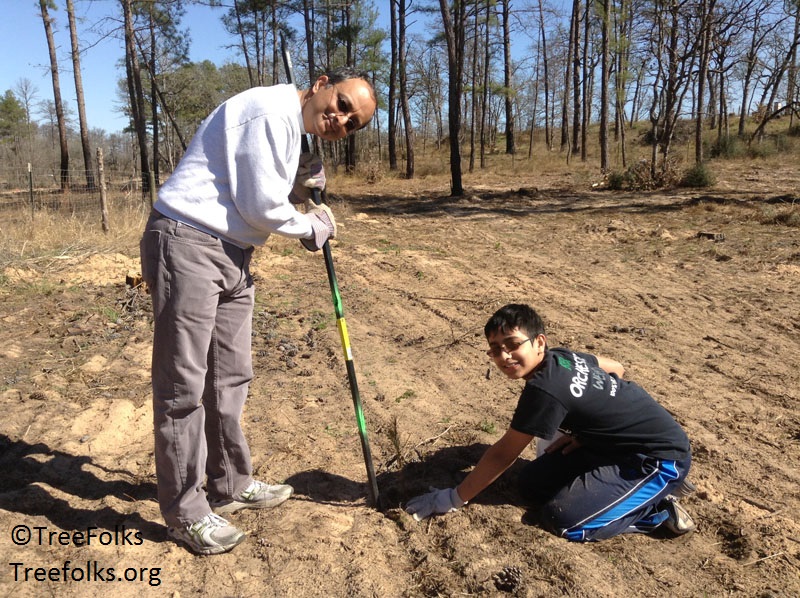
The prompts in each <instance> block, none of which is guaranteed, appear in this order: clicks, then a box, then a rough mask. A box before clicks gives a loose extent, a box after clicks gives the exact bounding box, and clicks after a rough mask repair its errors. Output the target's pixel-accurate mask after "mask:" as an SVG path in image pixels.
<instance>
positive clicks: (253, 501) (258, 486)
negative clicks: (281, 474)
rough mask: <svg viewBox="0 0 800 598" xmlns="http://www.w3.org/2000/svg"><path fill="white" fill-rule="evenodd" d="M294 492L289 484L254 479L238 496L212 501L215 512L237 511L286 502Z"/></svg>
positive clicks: (269, 506)
mask: <svg viewBox="0 0 800 598" xmlns="http://www.w3.org/2000/svg"><path fill="white" fill-rule="evenodd" d="M293 492H294V488H292V487H291V486H289V485H288V484H278V485H276V486H270V485H269V484H265V483H264V482H259V481H257V480H253V481H252V482H251V484H250V485H249V486H248V487H247V488H245V489H244V490H242V491H241V492H240V493H239V495H238V496H234V497H233V498H224V499H221V500H212V501H210V504H211V508H212V509H213V511H214V512H215V513H220V514H223V515H224V514H227V513H235V512H236V511H239V510H241V509H269V508H272V507H277V506H278V505H279V504H281V503H282V502H285V501H286V500H288V499H289V497H290V496H291V495H292V493H293Z"/></svg>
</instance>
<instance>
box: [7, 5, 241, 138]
mask: <svg viewBox="0 0 800 598" xmlns="http://www.w3.org/2000/svg"><path fill="white" fill-rule="evenodd" d="M38 4H39V3H38V1H36V0H0V7H2V9H3V10H2V13H0V56H2V59H0V94H4V93H5V92H6V90H9V89H11V90H14V89H15V87H16V86H17V83H18V82H19V80H20V79H23V78H27V79H29V80H30V81H31V82H32V83H33V85H34V87H35V88H36V89H37V90H38V94H37V97H36V99H37V100H38V101H42V100H52V98H53V84H52V81H51V79H50V71H49V64H50V59H49V55H48V50H47V39H46V37H45V33H44V25H43V24H42V18H41V16H40V15H39V10H38ZM56 4H57V5H58V7H59V8H58V10H56V11H51V13H50V16H51V17H54V18H55V21H56V23H55V27H54V34H55V38H56V44H57V46H58V48H57V50H56V51H57V55H58V60H59V65H60V72H59V76H60V81H61V94H62V98H63V100H64V101H65V103H67V104H68V105H69V106H70V107H71V109H72V111H73V113H74V114H75V118H76V119H77V104H76V102H75V83H74V79H73V74H72V61H71V57H70V39H69V26H68V23H67V12H66V8H65V7H66V2H65V1H64V0H56ZM74 5H75V13H76V18H77V19H78V23H77V28H78V36H79V39H80V44H81V48H82V49H84V48H86V47H87V45H89V44H95V45H93V46H92V47H91V48H87V49H86V51H85V52H83V53H82V55H81V74H82V76H83V87H84V96H85V99H86V117H87V120H88V121H89V126H90V127H91V128H100V129H105V131H106V132H107V133H115V132H118V131H120V130H122V129H123V128H124V127H125V126H126V124H127V122H126V119H125V118H124V117H122V116H121V115H120V114H119V113H118V112H117V105H116V104H117V100H116V84H117V80H118V79H120V78H121V77H122V76H123V75H124V70H123V69H122V68H121V67H118V66H117V63H118V62H119V61H120V60H121V59H122V57H123V56H124V46H123V44H122V41H121V40H120V39H114V38H107V39H99V35H98V34H97V33H92V32H91V31H90V30H89V29H90V27H91V25H92V24H94V23H96V22H97V21H98V20H100V19H101V18H102V17H104V16H107V15H109V14H113V15H115V16H116V15H117V14H118V13H120V11H121V9H120V8H119V1H118V0H74ZM221 14H222V13H221V11H220V9H211V8H208V7H204V6H193V7H189V8H188V9H187V12H186V15H185V16H184V18H183V21H182V25H183V27H184V28H186V27H189V29H190V31H191V37H192V45H191V50H190V58H191V60H193V61H202V60H211V61H212V62H214V63H216V64H218V65H221V64H223V63H224V62H226V61H234V60H237V59H236V57H235V55H234V53H233V52H232V51H231V50H228V49H225V46H227V45H230V44H231V43H232V42H233V41H235V40H233V39H232V38H231V37H230V36H229V35H228V34H227V32H225V30H224V29H223V27H222V23H221V22H220V16H221ZM37 120H38V119H37Z"/></svg>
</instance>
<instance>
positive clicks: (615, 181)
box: [608, 172, 626, 191]
mask: <svg viewBox="0 0 800 598" xmlns="http://www.w3.org/2000/svg"><path fill="white" fill-rule="evenodd" d="M625 179H626V177H625V174H624V173H622V172H610V173H609V174H608V188H609V189H611V190H612V191H621V190H622V188H623V187H624V186H625Z"/></svg>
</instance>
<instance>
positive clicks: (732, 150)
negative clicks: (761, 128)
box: [710, 136, 745, 159]
mask: <svg viewBox="0 0 800 598" xmlns="http://www.w3.org/2000/svg"><path fill="white" fill-rule="evenodd" d="M744 153H745V149H744V147H743V146H742V142H741V140H740V139H739V138H738V137H729V136H727V137H720V138H719V139H718V140H717V141H716V142H714V143H713V144H712V145H711V150H710V154H711V157H712V158H725V159H731V158H741V157H742V156H743V155H744Z"/></svg>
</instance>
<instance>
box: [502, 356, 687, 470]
mask: <svg viewBox="0 0 800 598" xmlns="http://www.w3.org/2000/svg"><path fill="white" fill-rule="evenodd" d="M511 427H512V428H513V429H514V430H517V431H518V432H522V433H523V434H530V435H532V436H538V437H540V438H545V439H551V438H552V437H553V435H554V434H555V433H556V431H557V430H559V429H561V430H564V431H566V432H569V433H571V434H573V435H575V436H576V437H577V438H578V440H579V441H580V442H581V444H582V446H584V447H587V448H590V449H592V450H595V451H598V452H603V453H608V454H612V455H613V454H621V453H640V454H644V455H649V456H652V457H656V458H659V459H675V460H681V459H685V458H686V457H688V456H689V439H688V438H687V436H686V433H685V432H684V431H683V429H682V428H681V427H680V425H679V424H678V422H676V421H675V420H674V419H673V417H672V416H671V415H670V414H669V412H668V411H667V410H666V409H664V408H663V407H662V406H661V405H659V404H658V403H657V402H656V401H655V399H653V398H652V397H651V396H650V395H649V394H647V392H645V390H644V389H643V388H642V387H640V386H639V385H637V384H635V383H634V382H630V381H628V380H620V379H619V378H617V376H616V375H615V374H608V373H607V372H605V371H604V370H602V369H601V368H600V367H598V365H597V357H595V356H594V355H589V354H588V353H577V352H574V351H570V350H569V349H563V348H559V349H548V350H547V351H546V352H545V355H544V360H543V362H542V364H541V366H540V367H539V369H538V370H537V371H536V373H535V374H534V375H533V377H532V378H531V379H530V380H528V381H527V383H526V384H525V389H524V390H523V391H522V396H520V398H519V402H518V403H517V408H516V411H515V412H514V417H513V419H512V420H511Z"/></svg>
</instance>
